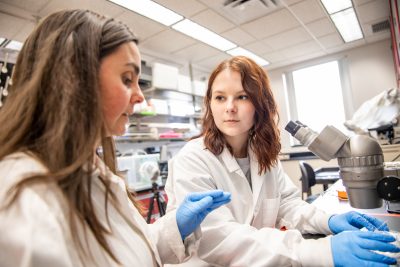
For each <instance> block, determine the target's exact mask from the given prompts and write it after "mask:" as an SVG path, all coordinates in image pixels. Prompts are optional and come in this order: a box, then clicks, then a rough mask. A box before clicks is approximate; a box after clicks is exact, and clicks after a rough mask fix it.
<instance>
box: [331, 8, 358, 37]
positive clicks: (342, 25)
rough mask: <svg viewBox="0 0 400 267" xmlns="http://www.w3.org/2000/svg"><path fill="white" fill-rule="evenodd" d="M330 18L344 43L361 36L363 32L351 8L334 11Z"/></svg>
mask: <svg viewBox="0 0 400 267" xmlns="http://www.w3.org/2000/svg"><path fill="white" fill-rule="evenodd" d="M331 19H332V21H333V23H335V26H336V28H337V29H338V30H339V32H340V35H341V36H342V38H343V40H344V41H345V42H346V43H347V42H351V41H354V40H358V39H361V38H363V33H362V31H361V27H360V24H358V20H357V17H356V13H355V12H354V9H353V8H349V9H346V10H343V11H342V12H338V13H335V14H333V15H331Z"/></svg>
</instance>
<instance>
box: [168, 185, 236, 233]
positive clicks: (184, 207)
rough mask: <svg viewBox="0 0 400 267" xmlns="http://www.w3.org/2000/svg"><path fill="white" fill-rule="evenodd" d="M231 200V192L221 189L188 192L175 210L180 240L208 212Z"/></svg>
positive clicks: (197, 224) (198, 223) (196, 225)
mask: <svg viewBox="0 0 400 267" xmlns="http://www.w3.org/2000/svg"><path fill="white" fill-rule="evenodd" d="M229 201H231V193H226V192H223V191H222V190H214V191H207V192H198V193H190V194H189V195H187V196H186V198H185V200H184V201H183V202H182V204H181V205H180V206H179V207H178V210H177V211H176V222H177V224H178V229H179V232H180V233H181V237H182V240H184V239H185V238H186V237H187V236H188V235H190V234H191V233H192V232H193V231H194V230H195V229H196V228H197V227H198V226H199V225H200V223H201V222H202V221H203V220H204V218H205V217H206V216H207V214H208V213H210V212H211V211H213V210H214V209H216V208H218V207H219V206H221V205H223V204H226V203H228V202H229Z"/></svg>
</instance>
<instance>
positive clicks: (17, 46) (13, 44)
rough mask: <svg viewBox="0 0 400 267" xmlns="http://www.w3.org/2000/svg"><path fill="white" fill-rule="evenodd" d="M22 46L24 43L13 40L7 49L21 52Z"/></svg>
mask: <svg viewBox="0 0 400 267" xmlns="http://www.w3.org/2000/svg"><path fill="white" fill-rule="evenodd" d="M22 45H23V43H21V42H18V41H13V40H11V42H9V43H8V44H7V45H6V48H9V49H14V50H18V51H19V50H21V48H22Z"/></svg>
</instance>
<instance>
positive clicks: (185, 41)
mask: <svg viewBox="0 0 400 267" xmlns="http://www.w3.org/2000/svg"><path fill="white" fill-rule="evenodd" d="M194 43H196V41H195V40H194V39H192V38H190V37H187V36H186V35H184V34H181V33H179V32H177V31H175V30H172V29H169V30H165V31H163V32H161V33H159V34H157V35H155V36H152V37H150V38H148V39H147V40H145V41H144V42H142V43H141V44H140V45H141V46H144V47H146V48H148V49H150V50H154V51H157V52H158V53H167V54H169V53H172V52H175V51H178V50H179V49H182V48H184V47H187V46H189V45H192V44H194Z"/></svg>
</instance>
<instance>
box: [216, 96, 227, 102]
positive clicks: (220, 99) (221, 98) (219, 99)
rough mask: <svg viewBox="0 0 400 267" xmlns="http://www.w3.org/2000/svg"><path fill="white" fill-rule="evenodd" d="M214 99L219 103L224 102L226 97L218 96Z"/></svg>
mask: <svg viewBox="0 0 400 267" xmlns="http://www.w3.org/2000/svg"><path fill="white" fill-rule="evenodd" d="M214 99H215V100H217V101H222V100H224V99H225V97H224V96H222V95H217V96H215V97H214Z"/></svg>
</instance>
